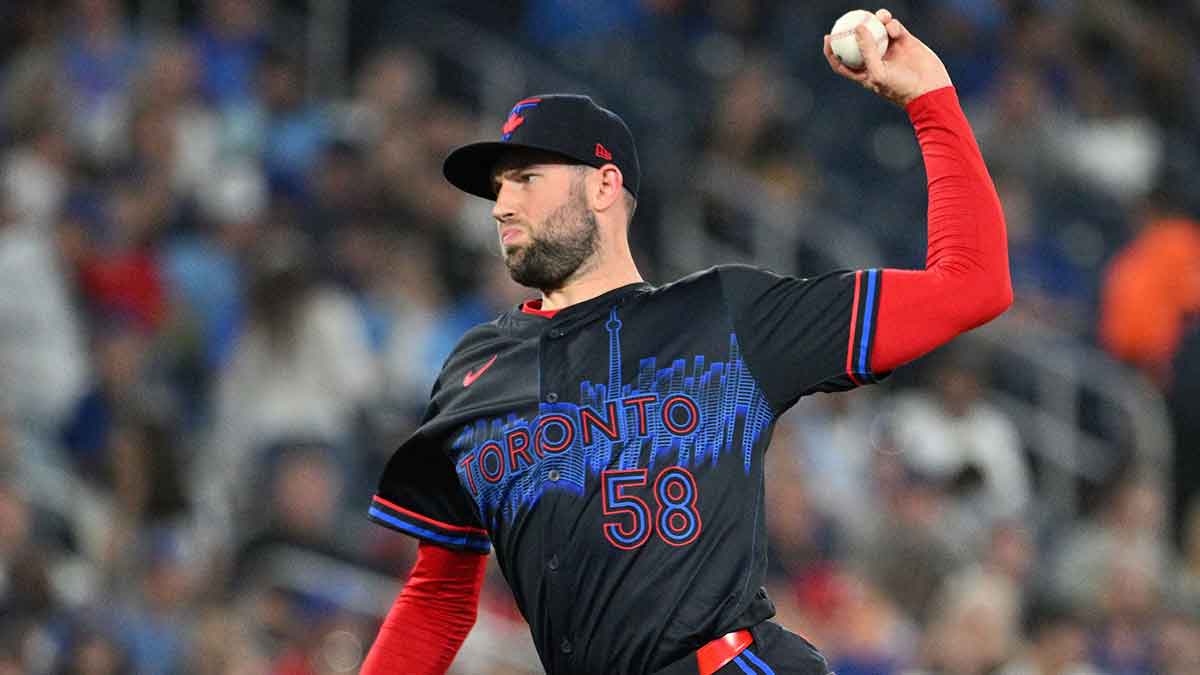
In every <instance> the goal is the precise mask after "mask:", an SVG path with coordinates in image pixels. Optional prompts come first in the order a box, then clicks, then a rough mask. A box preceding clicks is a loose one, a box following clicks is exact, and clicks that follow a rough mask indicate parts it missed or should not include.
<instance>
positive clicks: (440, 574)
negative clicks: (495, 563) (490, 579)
mask: <svg viewBox="0 0 1200 675" xmlns="http://www.w3.org/2000/svg"><path fill="white" fill-rule="evenodd" d="M486 568H487V556H486V555H483V554H480V553H472V552H468V551H454V550H450V549H448V548H444V547H441V546H438V545H436V544H429V543H425V542H422V543H421V545H420V546H419V547H418V549H417V562H416V564H415V565H414V566H413V570H412V573H411V574H410V575H409V578H408V582H407V583H406V584H404V590H402V591H401V592H400V596H399V597H397V598H396V603H395V604H394V605H392V609H391V611H389V612H388V615H387V618H386V619H384V621H383V625H382V626H380V627H379V635H378V637H376V638H375V644H374V645H372V646H371V651H370V653H368V654H367V658H366V661H365V662H364V663H363V667H362V670H361V671H359V672H360V673H361V675H435V674H436V675H441V674H442V673H445V672H446V671H447V670H448V669H449V668H450V664H451V663H452V662H453V661H454V657H455V656H456V655H457V654H458V648H459V647H461V646H462V643H463V640H465V639H466V638H467V633H469V632H471V627H472V626H473V625H475V616H476V613H477V612H478V609H479V594H480V591H481V590H482V588H483V574H484V571H485V569H486Z"/></svg>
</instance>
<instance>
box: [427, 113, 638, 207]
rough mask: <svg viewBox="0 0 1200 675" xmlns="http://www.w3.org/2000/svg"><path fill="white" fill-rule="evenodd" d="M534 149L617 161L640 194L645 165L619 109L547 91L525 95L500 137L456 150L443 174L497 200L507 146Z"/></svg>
mask: <svg viewBox="0 0 1200 675" xmlns="http://www.w3.org/2000/svg"><path fill="white" fill-rule="evenodd" d="M513 148H529V149H531V150H543V151H546V152H551V153H554V154H557V155H561V156H562V157H563V159H564V161H566V162H570V163H579V164H587V165H588V166H594V167H597V168H599V167H601V166H604V165H605V164H615V165H616V166H617V168H618V169H620V170H621V176H622V178H623V179H624V184H625V189H626V190H629V192H630V193H631V194H632V195H633V196H634V197H637V193H638V183H639V181H640V180H641V169H640V167H639V165H638V157H637V149H636V148H635V147H634V145H633V134H632V133H630V132H629V127H628V126H626V125H625V122H624V121H623V120H622V119H621V118H620V117H618V116H617V114H616V113H614V112H612V111H611V110H607V109H605V108H601V107H600V106H598V105H596V102H595V101H593V100H592V99H591V98H590V97H588V96H579V95H576V94H545V95H542V96H530V97H529V98H524V99H521V100H520V101H517V103H516V104H515V105H514V106H513V108H512V111H510V112H509V113H508V119H506V120H505V121H504V126H502V127H501V128H500V140H499V141H485V142H481V143H471V144H469V145H464V146H462V147H460V148H456V149H454V150H453V151H452V152H451V153H450V154H449V155H447V156H446V161H445V162H444V163H443V164H442V173H443V174H444V175H445V176H446V180H448V181H450V183H451V184H453V185H454V186H455V187H457V188H458V189H460V190H462V191H464V192H469V193H471V194H473V195H476V196H478V197H483V198H484V199H493V200H494V199H495V198H496V193H495V190H493V188H492V169H493V167H495V166H496V162H497V161H499V159H500V157H501V156H502V155H503V154H504V153H505V152H506V151H508V150H511V149H513Z"/></svg>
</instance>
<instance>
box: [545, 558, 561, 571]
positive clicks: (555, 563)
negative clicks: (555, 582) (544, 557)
mask: <svg viewBox="0 0 1200 675" xmlns="http://www.w3.org/2000/svg"><path fill="white" fill-rule="evenodd" d="M546 567H549V568H550V571H551V572H553V571H555V570H557V569H558V555H552V556H550V560H549V561H547V562H546Z"/></svg>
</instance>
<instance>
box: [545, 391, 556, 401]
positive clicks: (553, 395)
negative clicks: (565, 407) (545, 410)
mask: <svg viewBox="0 0 1200 675" xmlns="http://www.w3.org/2000/svg"><path fill="white" fill-rule="evenodd" d="M546 403H558V394H556V393H554V392H550V393H549V394H546Z"/></svg>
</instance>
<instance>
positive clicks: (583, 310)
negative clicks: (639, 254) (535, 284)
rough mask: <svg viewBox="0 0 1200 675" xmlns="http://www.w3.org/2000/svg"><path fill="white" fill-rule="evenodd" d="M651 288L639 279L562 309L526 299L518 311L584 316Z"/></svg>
mask: <svg viewBox="0 0 1200 675" xmlns="http://www.w3.org/2000/svg"><path fill="white" fill-rule="evenodd" d="M651 288H653V287H652V286H651V285H650V284H648V283H646V282H645V281H638V282H636V283H632V284H626V285H624V286H620V287H617V288H614V289H612V290H611V291H608V292H606V293H602V294H600V295H597V296H596V297H594V298H590V299H588V300H584V301H583V302H577V303H575V304H573V305H568V306H567V307H562V308H560V309H542V299H541V298H535V299H533V300H526V301H525V302H523V303H521V305H520V306H519V307H518V308H517V311H518V312H519V313H520V314H524V315H527V316H533V317H540V318H544V319H555V318H562V317H569V316H582V315H584V314H587V313H588V311H589V310H591V309H595V308H597V307H608V306H609V305H610V304H612V302H613V301H614V300H615V301H617V302H621V301H623V300H624V299H625V297H626V296H628V295H631V294H633V293H637V292H639V291H647V290H650V289H651Z"/></svg>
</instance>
